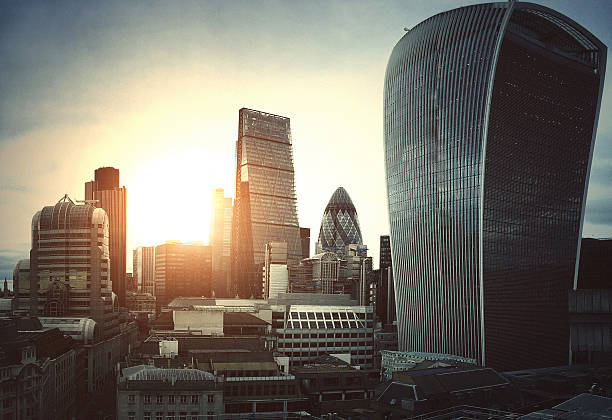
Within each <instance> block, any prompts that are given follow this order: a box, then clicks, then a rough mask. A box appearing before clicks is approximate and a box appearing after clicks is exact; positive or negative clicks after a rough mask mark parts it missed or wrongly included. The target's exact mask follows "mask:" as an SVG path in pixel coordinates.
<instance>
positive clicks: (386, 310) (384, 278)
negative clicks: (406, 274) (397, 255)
mask: <svg viewBox="0 0 612 420" xmlns="http://www.w3.org/2000/svg"><path fill="white" fill-rule="evenodd" d="M379 257H380V260H379V261H380V262H379V271H378V279H377V280H378V284H377V287H376V316H377V318H378V320H379V321H381V322H382V323H383V324H385V325H389V324H392V323H393V321H395V289H394V287H393V266H392V263H391V240H390V238H389V235H382V236H381V237H380V254H379Z"/></svg>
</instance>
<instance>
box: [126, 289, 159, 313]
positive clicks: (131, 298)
mask: <svg viewBox="0 0 612 420" xmlns="http://www.w3.org/2000/svg"><path fill="white" fill-rule="evenodd" d="M126 305H127V310H128V311H129V312H132V313H143V314H146V315H147V317H149V318H152V317H154V316H155V313H156V307H157V299H156V298H155V296H153V295H152V294H151V293H143V292H127V295H126Z"/></svg>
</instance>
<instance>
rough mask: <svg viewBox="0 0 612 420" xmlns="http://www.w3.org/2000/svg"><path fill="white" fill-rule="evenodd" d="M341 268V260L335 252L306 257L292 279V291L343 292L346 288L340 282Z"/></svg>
mask: <svg viewBox="0 0 612 420" xmlns="http://www.w3.org/2000/svg"><path fill="white" fill-rule="evenodd" d="M339 270H340V260H338V256H337V255H336V253H335V252H322V253H320V254H315V255H313V256H312V257H310V258H305V259H303V260H302V261H301V262H300V265H299V266H297V267H296V269H295V271H296V274H295V276H294V278H292V279H291V281H290V289H291V293H324V294H342V293H344V288H343V287H342V284H340V283H339V282H338V276H339Z"/></svg>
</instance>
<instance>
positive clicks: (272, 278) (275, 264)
mask: <svg viewBox="0 0 612 420" xmlns="http://www.w3.org/2000/svg"><path fill="white" fill-rule="evenodd" d="M288 283H289V270H288V268H287V244H286V243H284V242H269V243H267V244H266V257H265V262H264V272H263V293H262V294H263V298H264V299H269V298H275V297H277V296H278V294H279V293H287V286H288Z"/></svg>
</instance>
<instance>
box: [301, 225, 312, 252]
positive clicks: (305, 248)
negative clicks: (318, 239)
mask: <svg viewBox="0 0 612 420" xmlns="http://www.w3.org/2000/svg"><path fill="white" fill-rule="evenodd" d="M300 241H301V242H302V259H304V258H308V257H310V228H305V227H300Z"/></svg>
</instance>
